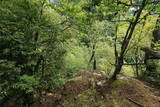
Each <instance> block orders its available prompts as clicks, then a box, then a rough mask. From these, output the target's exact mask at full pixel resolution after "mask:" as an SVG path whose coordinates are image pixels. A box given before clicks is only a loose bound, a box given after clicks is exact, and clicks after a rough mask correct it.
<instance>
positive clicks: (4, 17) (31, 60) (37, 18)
mask: <svg viewBox="0 0 160 107" xmlns="http://www.w3.org/2000/svg"><path fill="white" fill-rule="evenodd" d="M159 41H160V1H159V0H0V106H2V107H3V106H4V104H6V103H8V101H10V100H12V101H14V102H15V105H14V106H15V107H23V106H24V107H28V106H30V105H31V104H33V103H34V102H35V101H36V100H38V101H40V102H43V100H44V99H43V97H42V93H43V92H50V91H53V90H54V89H57V88H60V87H61V86H62V85H64V84H65V83H66V82H67V81H68V80H69V79H71V78H72V77H73V75H75V74H76V73H77V72H80V71H85V70H86V71H87V70H91V71H94V70H98V71H104V72H106V75H107V76H109V78H110V79H109V82H113V81H114V80H116V79H117V75H118V74H120V73H123V74H124V75H127V76H131V77H137V78H139V79H143V80H145V81H147V82H150V83H152V84H154V86H156V87H157V88H160V86H159V85H160V69H159V68H160V61H159V59H160V52H159V51H160V42H159ZM37 94H38V95H39V97H38V99H36V97H35V95H37ZM13 96H14V97H13Z"/></svg>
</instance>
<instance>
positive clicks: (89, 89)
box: [32, 71, 160, 107]
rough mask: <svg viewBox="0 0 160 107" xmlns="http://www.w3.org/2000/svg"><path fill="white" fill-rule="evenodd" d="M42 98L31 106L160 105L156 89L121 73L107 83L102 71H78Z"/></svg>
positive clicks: (109, 106)
mask: <svg viewBox="0 0 160 107" xmlns="http://www.w3.org/2000/svg"><path fill="white" fill-rule="evenodd" d="M45 98H46V101H44V102H43V103H40V102H36V103H34V104H33V105H32V107H160V97H159V96H157V95H156V94H155V89H153V88H151V87H149V86H147V85H145V84H144V83H143V82H141V81H139V80H137V79H134V78H130V77H126V76H122V75H119V78H118V80H116V81H114V82H113V83H111V84H109V83H108V82H107V81H106V76H105V73H104V72H102V71H83V72H79V73H77V74H76V75H75V76H74V77H73V78H72V79H71V80H70V81H68V82H67V83H66V84H65V85H64V87H63V88H61V89H58V90H55V91H54V92H52V93H47V94H46V95H45Z"/></svg>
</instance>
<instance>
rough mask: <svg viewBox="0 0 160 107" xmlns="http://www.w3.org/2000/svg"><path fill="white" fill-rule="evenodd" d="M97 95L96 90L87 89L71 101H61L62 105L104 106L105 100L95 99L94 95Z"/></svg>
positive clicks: (74, 106)
mask: <svg viewBox="0 0 160 107" xmlns="http://www.w3.org/2000/svg"><path fill="white" fill-rule="evenodd" d="M96 95H97V92H96V90H91V89H89V90H87V91H84V92H82V93H81V94H79V95H77V96H76V97H75V98H74V99H75V100H74V101H73V102H67V101H65V102H64V103H63V106H64V107H95V106H98V107H106V105H107V104H106V102H105V101H103V100H102V101H96V100H95V96H96Z"/></svg>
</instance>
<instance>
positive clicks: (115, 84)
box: [111, 79, 131, 87]
mask: <svg viewBox="0 0 160 107" xmlns="http://www.w3.org/2000/svg"><path fill="white" fill-rule="evenodd" d="M111 86H112V87H119V86H131V84H130V83H129V82H128V81H127V80H124V79H119V80H116V81H114V82H113V83H112V84H111Z"/></svg>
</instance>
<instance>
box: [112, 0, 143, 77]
mask: <svg viewBox="0 0 160 107" xmlns="http://www.w3.org/2000/svg"><path fill="white" fill-rule="evenodd" d="M145 5H146V0H143V1H142V5H141V7H140V9H139V10H138V12H137V13H135V14H134V15H135V16H136V17H135V20H134V18H133V20H132V22H131V23H130V25H129V27H128V29H127V32H126V35H125V37H124V40H123V42H122V46H121V53H120V55H119V57H118V59H117V63H116V66H115V71H114V74H113V76H112V77H111V80H116V79H117V74H119V73H120V71H121V69H122V66H123V62H124V61H123V60H124V59H123V58H124V56H125V52H126V50H127V48H128V45H129V42H130V40H131V37H132V34H133V31H134V29H135V27H136V25H137V23H138V21H139V18H140V16H141V13H142V10H143V9H144V7H145Z"/></svg>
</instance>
